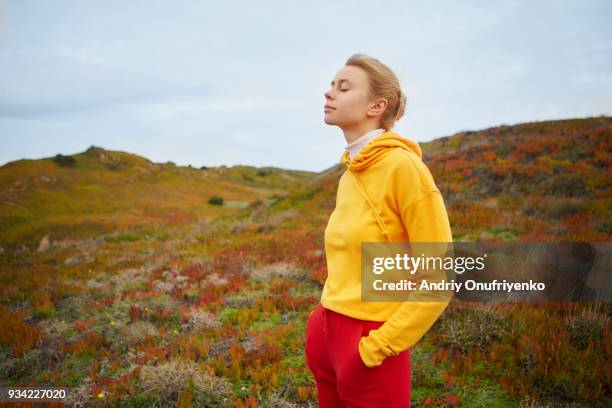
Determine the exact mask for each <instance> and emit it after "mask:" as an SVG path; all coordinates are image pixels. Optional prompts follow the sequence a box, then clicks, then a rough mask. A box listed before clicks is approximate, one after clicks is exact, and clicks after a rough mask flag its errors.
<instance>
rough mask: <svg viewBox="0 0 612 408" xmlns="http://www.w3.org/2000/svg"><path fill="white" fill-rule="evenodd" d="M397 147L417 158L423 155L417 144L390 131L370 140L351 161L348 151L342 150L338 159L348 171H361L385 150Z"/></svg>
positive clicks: (377, 158)
mask: <svg viewBox="0 0 612 408" xmlns="http://www.w3.org/2000/svg"><path fill="white" fill-rule="evenodd" d="M397 147H399V148H400V149H404V150H406V151H409V152H412V153H414V154H416V155H417V156H418V157H419V158H423V153H422V151H421V147H420V146H419V144H418V143H416V142H413V141H412V140H409V139H406V138H405V137H402V136H400V135H398V134H397V133H395V132H393V131H392V130H387V131H386V132H384V133H382V134H381V135H379V136H377V137H376V138H374V139H372V140H371V141H370V143H368V144H367V145H366V146H365V147H364V148H363V149H361V151H360V152H359V153H357V155H356V156H355V157H353V160H351V159H350V155H349V151H348V150H344V152H343V153H342V156H341V157H340V162H341V163H342V164H344V165H345V166H346V167H347V168H348V169H349V170H352V171H363V170H365V169H367V168H368V167H370V166H371V165H372V164H374V163H376V162H377V161H378V160H380V159H381V158H382V157H383V155H384V154H385V152H386V151H387V149H393V148H397Z"/></svg>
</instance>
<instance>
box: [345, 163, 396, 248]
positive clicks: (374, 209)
mask: <svg viewBox="0 0 612 408" xmlns="http://www.w3.org/2000/svg"><path fill="white" fill-rule="evenodd" d="M348 173H349V174H350V175H351V179H352V180H353V183H355V185H356V186H357V189H358V190H359V192H360V193H361V195H362V196H363V197H364V198H365V199H366V201H367V202H368V204H369V205H370V208H371V209H372V212H373V213H374V217H376V221H378V225H379V226H380V229H381V230H382V232H383V234H384V235H385V237H386V238H387V241H389V242H391V239H390V238H389V234H388V233H387V228H386V227H385V223H384V221H383V220H382V218H381V217H380V215H378V211H376V207H374V204H372V202H371V201H370V199H369V198H368V196H367V194H366V193H365V192H364V191H363V187H362V185H361V182H360V181H359V180H358V179H357V176H355V175H354V174H353V172H352V171H351V170H350V169H348Z"/></svg>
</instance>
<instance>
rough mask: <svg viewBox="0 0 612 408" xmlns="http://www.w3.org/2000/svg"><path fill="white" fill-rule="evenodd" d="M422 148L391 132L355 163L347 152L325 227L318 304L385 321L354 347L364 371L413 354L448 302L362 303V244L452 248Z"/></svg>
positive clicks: (447, 226) (446, 221) (363, 150)
mask: <svg viewBox="0 0 612 408" xmlns="http://www.w3.org/2000/svg"><path fill="white" fill-rule="evenodd" d="M421 159H422V152H421V148H420V147H419V145H418V144H417V143H415V142H413V141H411V140H408V139H406V138H404V137H402V136H399V135H398V134H396V133H395V132H393V131H391V130H388V131H386V132H384V133H382V134H381V135H379V136H378V137H376V138H375V139H373V140H371V141H370V143H368V144H367V145H366V146H365V147H364V148H363V149H362V150H361V151H360V152H359V153H358V154H357V155H356V156H355V157H354V158H353V160H351V159H350V156H349V153H348V151H347V150H345V151H344V152H343V154H342V157H341V159H340V161H341V163H343V164H344V165H345V166H346V167H347V169H346V171H345V172H344V173H343V174H342V176H341V177H340V182H339V184H338V192H337V195H336V207H335V209H334V211H333V212H332V214H331V215H330V217H329V222H328V224H327V227H326V228H325V252H326V258H327V272H328V275H327V280H326V281H325V285H324V287H323V293H322V294H321V304H322V305H323V306H324V307H325V308H327V309H331V310H334V311H336V312H339V313H342V314H344V315H347V316H351V317H354V318H357V319H362V320H375V321H385V323H384V324H383V325H381V326H380V327H379V328H378V329H376V330H371V331H370V332H369V335H368V336H364V337H362V338H361V341H360V342H359V354H360V355H361V358H362V360H363V361H364V363H365V364H366V365H367V366H368V367H375V366H378V365H380V364H382V362H383V360H384V359H385V358H386V357H389V356H393V355H397V354H399V353H400V352H402V351H404V350H406V349H408V348H411V347H412V346H413V345H414V344H416V342H417V341H418V340H419V339H420V338H421V337H422V336H423V335H424V334H425V333H426V332H427V331H428V330H429V328H430V327H431V326H432V325H433V324H434V322H435V321H436V320H437V319H438V317H439V316H440V315H441V314H442V312H443V311H444V309H445V308H446V306H447V305H448V303H449V301H442V302H433V301H425V302H416V301H406V302H380V301H378V302H364V301H362V300H361V243H362V242H452V240H453V239H452V234H451V229H450V224H449V221H448V215H447V213H446V208H445V206H444V201H443V199H442V195H441V193H440V191H439V190H438V188H437V186H436V184H435V183H434V180H433V177H432V175H431V173H430V171H429V169H428V168H427V167H426V165H425V164H424V163H423V161H422V160H421Z"/></svg>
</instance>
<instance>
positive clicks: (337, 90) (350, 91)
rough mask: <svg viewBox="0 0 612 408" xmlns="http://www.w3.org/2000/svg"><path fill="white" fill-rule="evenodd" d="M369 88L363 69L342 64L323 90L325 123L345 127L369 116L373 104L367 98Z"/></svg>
mask: <svg viewBox="0 0 612 408" xmlns="http://www.w3.org/2000/svg"><path fill="white" fill-rule="evenodd" d="M369 89H370V85H369V83H368V74H367V73H366V72H365V71H364V70H363V69H361V68H359V67H356V66H353V65H346V66H344V67H343V68H342V69H341V70H340V71H338V73H337V74H336V77H335V78H334V80H333V81H332V82H331V88H330V89H329V90H328V91H327V92H325V99H326V101H325V107H324V112H325V117H324V119H323V120H324V121H325V123H327V124H328V125H336V126H338V127H340V128H342V129H347V128H351V127H353V126H355V125H357V124H359V123H362V122H364V121H365V120H367V119H369V118H371V117H372V115H371V113H372V111H371V110H370V108H372V106H373V105H375V104H374V103H372V101H370V100H369V99H368V97H369ZM368 113H370V114H368Z"/></svg>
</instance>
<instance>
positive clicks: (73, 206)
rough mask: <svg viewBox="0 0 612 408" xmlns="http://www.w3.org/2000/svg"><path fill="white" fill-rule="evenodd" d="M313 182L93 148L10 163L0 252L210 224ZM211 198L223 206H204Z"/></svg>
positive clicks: (0, 184) (3, 181) (3, 185)
mask: <svg viewBox="0 0 612 408" xmlns="http://www.w3.org/2000/svg"><path fill="white" fill-rule="evenodd" d="M312 176H313V173H310V172H306V171H290V170H283V169H277V168H269V167H266V168H255V167H250V166H233V167H229V168H228V167H226V166H221V167H211V168H204V169H195V168H191V167H185V166H176V165H174V164H173V163H172V162H168V163H153V162H151V161H150V160H148V159H145V158H143V157H140V156H137V155H134V154H130V153H125V152H119V151H109V150H105V149H102V148H99V147H94V146H92V147H90V148H89V149H87V150H86V151H85V152H83V153H79V154H75V155H71V156H63V155H61V154H59V155H57V156H55V157H49V158H44V159H38V160H18V161H13V162H10V163H7V164H5V165H4V166H2V167H0V208H2V215H1V216H0V229H1V231H2V233H1V234H0V245H11V244H13V245H14V244H17V243H19V244H28V245H34V244H36V243H38V242H39V241H40V239H42V238H43V236H45V235H47V234H49V235H50V237H52V238H53V239H61V238H66V237H87V236H91V235H95V234H103V233H109V232H112V231H116V230H123V229H128V228H131V229H143V228H161V227H163V226H165V225H173V224H178V223H189V222H195V221H198V220H211V219H215V218H218V217H220V216H223V215H226V214H230V213H232V212H233V211H235V209H236V208H243V207H245V206H248V205H249V204H250V203H251V202H253V201H256V200H268V199H270V198H271V197H272V199H273V198H274V197H275V196H276V195H279V194H284V192H285V191H286V190H287V189H291V188H294V187H297V186H299V185H301V184H302V183H303V182H304V181H306V180H307V179H308V178H310V177H312ZM213 197H220V198H222V199H223V204H222V205H211V204H209V203H208V201H209V200H210V199H211V198H213Z"/></svg>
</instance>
